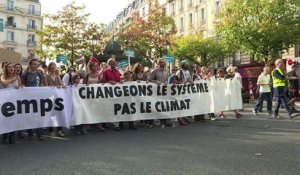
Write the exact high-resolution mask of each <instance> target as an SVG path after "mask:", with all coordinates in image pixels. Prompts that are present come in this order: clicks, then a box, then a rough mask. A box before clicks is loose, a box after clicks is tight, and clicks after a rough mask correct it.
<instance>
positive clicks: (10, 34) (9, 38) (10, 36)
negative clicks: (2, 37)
mask: <svg viewBox="0 0 300 175" xmlns="http://www.w3.org/2000/svg"><path fill="white" fill-rule="evenodd" d="M14 40H15V35H14V32H7V41H14Z"/></svg>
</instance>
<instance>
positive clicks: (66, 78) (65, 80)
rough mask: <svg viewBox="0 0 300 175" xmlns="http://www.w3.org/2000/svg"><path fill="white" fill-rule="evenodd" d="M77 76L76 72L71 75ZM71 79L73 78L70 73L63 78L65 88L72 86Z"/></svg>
mask: <svg viewBox="0 0 300 175" xmlns="http://www.w3.org/2000/svg"><path fill="white" fill-rule="evenodd" d="M75 74H76V73H75V72H72V73H71V75H72V76H74V75H75ZM70 78H72V77H70V76H69V73H66V74H65V75H64V76H63V79H62V82H63V83H64V85H65V86H69V85H71V84H70Z"/></svg>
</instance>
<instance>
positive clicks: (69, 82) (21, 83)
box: [0, 58, 299, 144]
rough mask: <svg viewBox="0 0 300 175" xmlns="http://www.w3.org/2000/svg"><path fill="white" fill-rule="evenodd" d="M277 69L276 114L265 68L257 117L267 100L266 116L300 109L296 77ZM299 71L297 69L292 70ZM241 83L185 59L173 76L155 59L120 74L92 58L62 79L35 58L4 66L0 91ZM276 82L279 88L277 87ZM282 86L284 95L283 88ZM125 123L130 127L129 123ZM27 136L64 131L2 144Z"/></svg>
mask: <svg viewBox="0 0 300 175" xmlns="http://www.w3.org/2000/svg"><path fill="white" fill-rule="evenodd" d="M275 64H276V66H277V68H276V69H275V71H273V72H272V74H274V75H272V77H273V81H275V84H274V88H272V89H273V91H274V94H275V98H276V102H277V103H276V106H275V110H274V111H273V112H272V94H271V88H270V87H272V86H271V85H272V81H270V80H272V79H271V77H270V75H269V74H270V68H268V67H266V68H264V70H263V72H262V74H261V75H260V76H259V78H258V81H257V85H259V93H260V97H259V100H258V102H257V104H256V106H255V108H254V109H253V113H254V114H257V112H258V111H260V110H261V109H262V106H263V100H266V101H267V111H268V114H273V115H274V117H277V116H278V109H279V107H280V105H281V104H283V106H284V108H285V109H286V110H287V112H288V113H289V115H290V116H294V114H295V113H297V112H298V111H296V110H295V108H294V105H295V101H297V100H298V98H299V96H298V95H299V94H298V91H299V83H296V81H297V82H298V77H297V74H294V73H289V74H288V76H286V74H285V73H284V72H283V68H282V60H281V61H280V60H279V61H277V62H275ZM294 68H295V70H294V69H293V70H294V71H296V68H297V67H296V66H295V67H294ZM286 77H288V79H289V80H290V81H295V82H294V83H291V84H292V85H293V86H292V87H293V88H292V89H293V91H292V93H293V95H294V96H293V98H292V99H291V100H290V105H291V106H292V108H290V105H289V104H288V102H287V97H286V96H285V94H282V93H283V92H285V89H286V88H285V87H286V84H285V80H286V79H287V78H286ZM234 78H236V79H238V80H239V81H241V75H240V74H239V73H238V71H237V68H236V67H232V66H230V67H228V68H227V69H226V70H224V69H222V68H219V69H217V70H214V69H210V68H207V67H205V66H200V65H197V66H195V67H194V70H192V71H191V69H190V67H189V64H188V63H187V62H186V61H182V62H181V63H180V67H173V68H172V69H171V71H170V72H167V71H166V62H165V60H164V59H157V60H156V66H155V67H154V68H153V69H152V70H151V71H144V67H143V65H142V64H141V63H139V62H138V63H135V64H134V65H133V66H132V67H130V68H127V69H126V70H125V71H123V73H122V74H121V71H120V70H118V69H117V68H116V60H115V59H114V58H110V59H109V60H108V61H107V63H101V64H100V63H99V62H98V60H97V59H96V58H91V59H90V60H89V62H88V63H87V64H86V65H85V68H83V67H81V68H77V70H76V67H74V66H71V67H69V68H68V69H67V71H66V73H65V74H64V75H61V73H60V70H59V69H58V67H57V65H56V63H54V62H51V63H49V64H48V65H45V64H41V62H40V61H39V60H37V59H31V60H30V61H29V64H28V67H27V69H26V70H22V66H21V65H20V64H13V63H7V62H6V63H3V64H2V73H1V75H0V88H1V89H5V88H17V89H18V88H22V87H41V86H55V87H57V88H68V87H69V86H78V85H80V84H102V83H109V84H111V85H116V84H118V83H122V82H125V81H137V82H140V81H146V82H153V83H157V84H180V83H193V82H194V81H197V80H208V81H210V80H211V79H217V80H225V79H234ZM276 83H277V84H276ZM281 87H283V92H282V88H281ZM234 112H235V117H236V118H240V117H242V114H241V113H240V112H239V111H238V110H235V111H234ZM207 115H208V116H209V118H210V119H211V120H216V117H220V118H224V117H225V115H224V112H220V113H218V114H217V115H216V114H214V113H209V114H207ZM192 120H194V121H204V120H205V115H203V114H201V115H195V116H190V117H184V116H182V117H178V118H177V120H176V122H177V123H178V125H180V126H185V125H188V124H191V121H192ZM159 123H160V126H161V127H162V128H164V127H174V126H175V125H174V124H175V122H174V121H172V120H171V119H160V120H159ZM112 125H113V127H112V128H113V130H115V131H120V130H121V129H123V128H124V126H125V123H124V122H118V123H113V124H112ZM126 125H127V124H126ZM155 125H156V124H155V121H154V120H144V121H130V122H128V127H129V129H131V130H136V129H137V128H138V126H143V127H145V128H153V127H154V126H155ZM108 128H110V127H109V124H106V123H95V124H91V125H77V126H74V133H75V134H76V135H84V134H86V132H87V131H88V130H93V131H98V132H104V131H105V130H106V129H108ZM25 132H27V136H26V138H27V139H30V140H32V139H33V135H34V134H35V135H36V137H37V139H38V140H44V139H45V137H44V136H45V134H46V133H47V134H48V135H49V136H50V137H64V136H65V133H64V130H63V128H62V127H56V128H53V127H50V128H46V129H45V128H36V129H28V130H27V131H16V132H11V133H6V134H2V139H1V143H3V144H4V143H10V144H13V143H15V140H16V139H23V138H24V135H25V134H24V133H25Z"/></svg>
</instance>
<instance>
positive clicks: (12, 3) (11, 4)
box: [7, 0, 15, 11]
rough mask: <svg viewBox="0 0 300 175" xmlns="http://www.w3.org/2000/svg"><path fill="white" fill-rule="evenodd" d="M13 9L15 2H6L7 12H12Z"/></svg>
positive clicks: (8, 0)
mask: <svg viewBox="0 0 300 175" xmlns="http://www.w3.org/2000/svg"><path fill="white" fill-rule="evenodd" d="M14 9H15V2H14V1H12V0H7V10H9V11H13V10H14Z"/></svg>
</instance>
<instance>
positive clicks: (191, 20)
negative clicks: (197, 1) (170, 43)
mask: <svg viewBox="0 0 300 175" xmlns="http://www.w3.org/2000/svg"><path fill="white" fill-rule="evenodd" d="M189 19H190V26H192V25H193V14H192V13H190V14H189Z"/></svg>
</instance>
